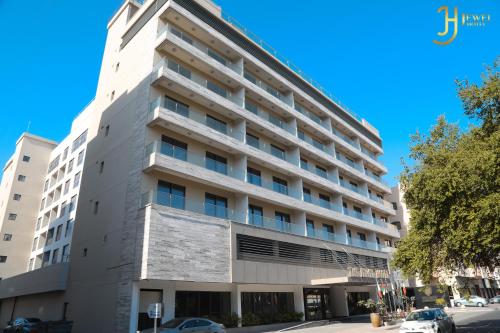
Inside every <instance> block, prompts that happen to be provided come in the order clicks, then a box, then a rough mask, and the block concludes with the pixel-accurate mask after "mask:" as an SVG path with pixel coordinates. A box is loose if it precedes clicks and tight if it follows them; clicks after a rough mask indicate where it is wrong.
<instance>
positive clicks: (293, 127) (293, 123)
mask: <svg viewBox="0 0 500 333" xmlns="http://www.w3.org/2000/svg"><path fill="white" fill-rule="evenodd" d="M285 128H286V130H287V131H288V132H290V133H291V134H292V135H293V136H297V118H291V119H290V120H288V121H287V122H286V125H285Z"/></svg>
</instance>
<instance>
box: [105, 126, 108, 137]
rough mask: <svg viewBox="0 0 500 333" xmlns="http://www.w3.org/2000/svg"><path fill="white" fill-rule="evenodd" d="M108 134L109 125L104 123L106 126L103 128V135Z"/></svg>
mask: <svg viewBox="0 0 500 333" xmlns="http://www.w3.org/2000/svg"><path fill="white" fill-rule="evenodd" d="M108 135H109V125H106V127H105V128H104V136H108Z"/></svg>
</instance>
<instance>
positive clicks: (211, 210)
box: [205, 193, 227, 218]
mask: <svg viewBox="0 0 500 333" xmlns="http://www.w3.org/2000/svg"><path fill="white" fill-rule="evenodd" d="M205 214H206V215H209V216H214V217H220V218H227V199H226V198H223V197H219V196H217V195H214V194H210V193H205Z"/></svg>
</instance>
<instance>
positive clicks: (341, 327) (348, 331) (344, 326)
mask: <svg viewBox="0 0 500 333" xmlns="http://www.w3.org/2000/svg"><path fill="white" fill-rule="evenodd" d="M400 326H401V323H398V324H396V325H392V326H382V327H373V326H372V325H371V323H370V322H366V323H334V324H330V325H325V326H321V327H312V328H306V329H299V330H294V331H293V332H294V333H331V332H335V333H360V332H363V333H365V332H366V333H371V332H379V333H380V332H386V331H388V332H398V330H399V327H400Z"/></svg>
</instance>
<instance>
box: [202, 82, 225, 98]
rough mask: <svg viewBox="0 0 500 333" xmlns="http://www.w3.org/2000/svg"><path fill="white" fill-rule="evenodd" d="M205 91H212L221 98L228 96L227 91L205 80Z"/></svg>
mask: <svg viewBox="0 0 500 333" xmlns="http://www.w3.org/2000/svg"><path fill="white" fill-rule="evenodd" d="M207 89H208V90H211V91H213V92H214V93H216V94H217V95H219V96H222V97H224V98H227V96H228V95H229V93H228V91H227V90H226V89H225V88H223V87H221V86H219V85H218V84H217V83H215V82H212V81H209V80H207Z"/></svg>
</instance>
